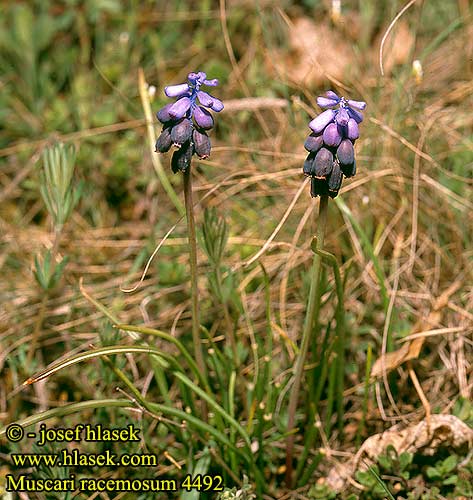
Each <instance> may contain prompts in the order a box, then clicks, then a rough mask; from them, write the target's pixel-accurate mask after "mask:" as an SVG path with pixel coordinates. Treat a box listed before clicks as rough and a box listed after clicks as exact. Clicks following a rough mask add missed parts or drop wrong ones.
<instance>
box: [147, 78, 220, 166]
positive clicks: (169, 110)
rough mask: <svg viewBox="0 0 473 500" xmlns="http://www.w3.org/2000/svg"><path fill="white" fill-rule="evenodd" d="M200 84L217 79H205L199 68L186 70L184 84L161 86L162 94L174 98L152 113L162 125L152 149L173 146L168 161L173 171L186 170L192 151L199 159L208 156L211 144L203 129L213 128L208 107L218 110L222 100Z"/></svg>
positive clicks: (210, 85)
mask: <svg viewBox="0 0 473 500" xmlns="http://www.w3.org/2000/svg"><path fill="white" fill-rule="evenodd" d="M202 85H207V86H209V87H216V86H217V85H218V80H216V79H213V80H207V75H206V74H205V73H204V72H202V71H199V73H189V75H188V76H187V83H181V84H179V85H171V86H169V87H166V88H165V89H164V93H165V94H166V95H167V96H168V97H174V98H176V101H175V102H172V103H169V104H166V106H164V107H163V108H161V109H160V110H159V111H158V112H157V113H156V117H157V118H158V120H159V121H160V122H161V123H162V124H163V129H162V131H161V135H160V136H159V137H158V140H157V141H156V152H160V153H166V152H167V151H169V149H170V148H171V146H175V147H176V148H177V149H176V151H174V153H173V155H172V160H171V168H172V171H173V172H174V173H176V172H178V171H181V172H184V171H186V170H187V169H188V168H189V167H190V164H191V159H192V155H193V154H194V153H195V154H196V155H197V156H198V157H199V158H201V159H205V158H208V157H209V155H210V147H211V145H210V139H209V136H208V135H207V131H208V130H210V129H211V128H212V127H213V125H214V120H213V117H212V115H211V113H210V112H209V111H208V110H209V109H211V110H212V111H216V112H219V111H222V109H223V103H222V101H221V100H220V99H217V98H216V97H213V96H212V95H210V94H208V93H207V92H204V91H203V90H200V87H201V86H202Z"/></svg>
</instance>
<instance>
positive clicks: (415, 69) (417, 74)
mask: <svg viewBox="0 0 473 500" xmlns="http://www.w3.org/2000/svg"><path fill="white" fill-rule="evenodd" d="M412 73H413V75H414V78H415V79H416V83H417V85H419V84H421V83H422V78H423V76H424V71H423V69H422V63H421V62H420V61H419V59H416V60H415V61H413V62H412Z"/></svg>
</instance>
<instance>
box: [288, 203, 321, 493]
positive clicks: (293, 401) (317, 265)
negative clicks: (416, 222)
mask: <svg viewBox="0 0 473 500" xmlns="http://www.w3.org/2000/svg"><path fill="white" fill-rule="evenodd" d="M327 208H328V196H327V195H322V196H321V197H320V206H319V218H318V225H317V242H318V248H320V249H322V248H323V245H324V239H325V227H326V224H327ZM321 263H322V258H321V257H320V255H319V254H318V253H316V254H315V255H314V260H313V264H312V281H311V284H310V291H309V303H308V306H307V313H306V317H305V323H304V330H303V333H302V343H301V348H300V352H299V356H298V357H297V360H296V366H295V368H294V384H293V387H292V391H291V396H290V399H289V408H288V422H287V429H288V431H291V429H293V427H294V424H295V421H296V409H297V403H298V400H299V392H300V388H301V382H302V375H303V372H304V365H305V362H306V358H307V354H308V352H309V346H310V344H311V340H312V334H313V331H314V330H313V325H314V321H315V317H316V316H318V310H319V307H318V304H317V303H318V302H319V301H320V294H318V293H317V292H318V289H319V284H320V274H321V273H320V269H321ZM317 296H318V300H317ZM316 312H317V314H316ZM293 451H294V435H293V434H290V435H289V436H288V438H287V440H286V484H287V486H288V487H291V485H292V458H293Z"/></svg>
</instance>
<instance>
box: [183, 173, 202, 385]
mask: <svg viewBox="0 0 473 500" xmlns="http://www.w3.org/2000/svg"><path fill="white" fill-rule="evenodd" d="M184 199H185V205H186V217H187V234H188V238H189V257H190V270H191V301H192V339H193V342H194V349H195V359H196V362H197V366H198V367H199V370H200V372H201V373H202V377H203V378H204V380H207V370H206V367H205V363H204V355H203V351H202V342H201V339H200V326H199V325H200V323H199V297H198V293H199V291H198V288H197V238H196V234H195V221H194V204H193V202H192V176H191V172H190V168H188V169H187V170H185V172H184Z"/></svg>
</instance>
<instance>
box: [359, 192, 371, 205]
mask: <svg viewBox="0 0 473 500" xmlns="http://www.w3.org/2000/svg"><path fill="white" fill-rule="evenodd" d="M361 202H362V203H363V205H368V203H369V202H370V197H369V196H367V195H366V194H365V196H363V198H362V199H361Z"/></svg>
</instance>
